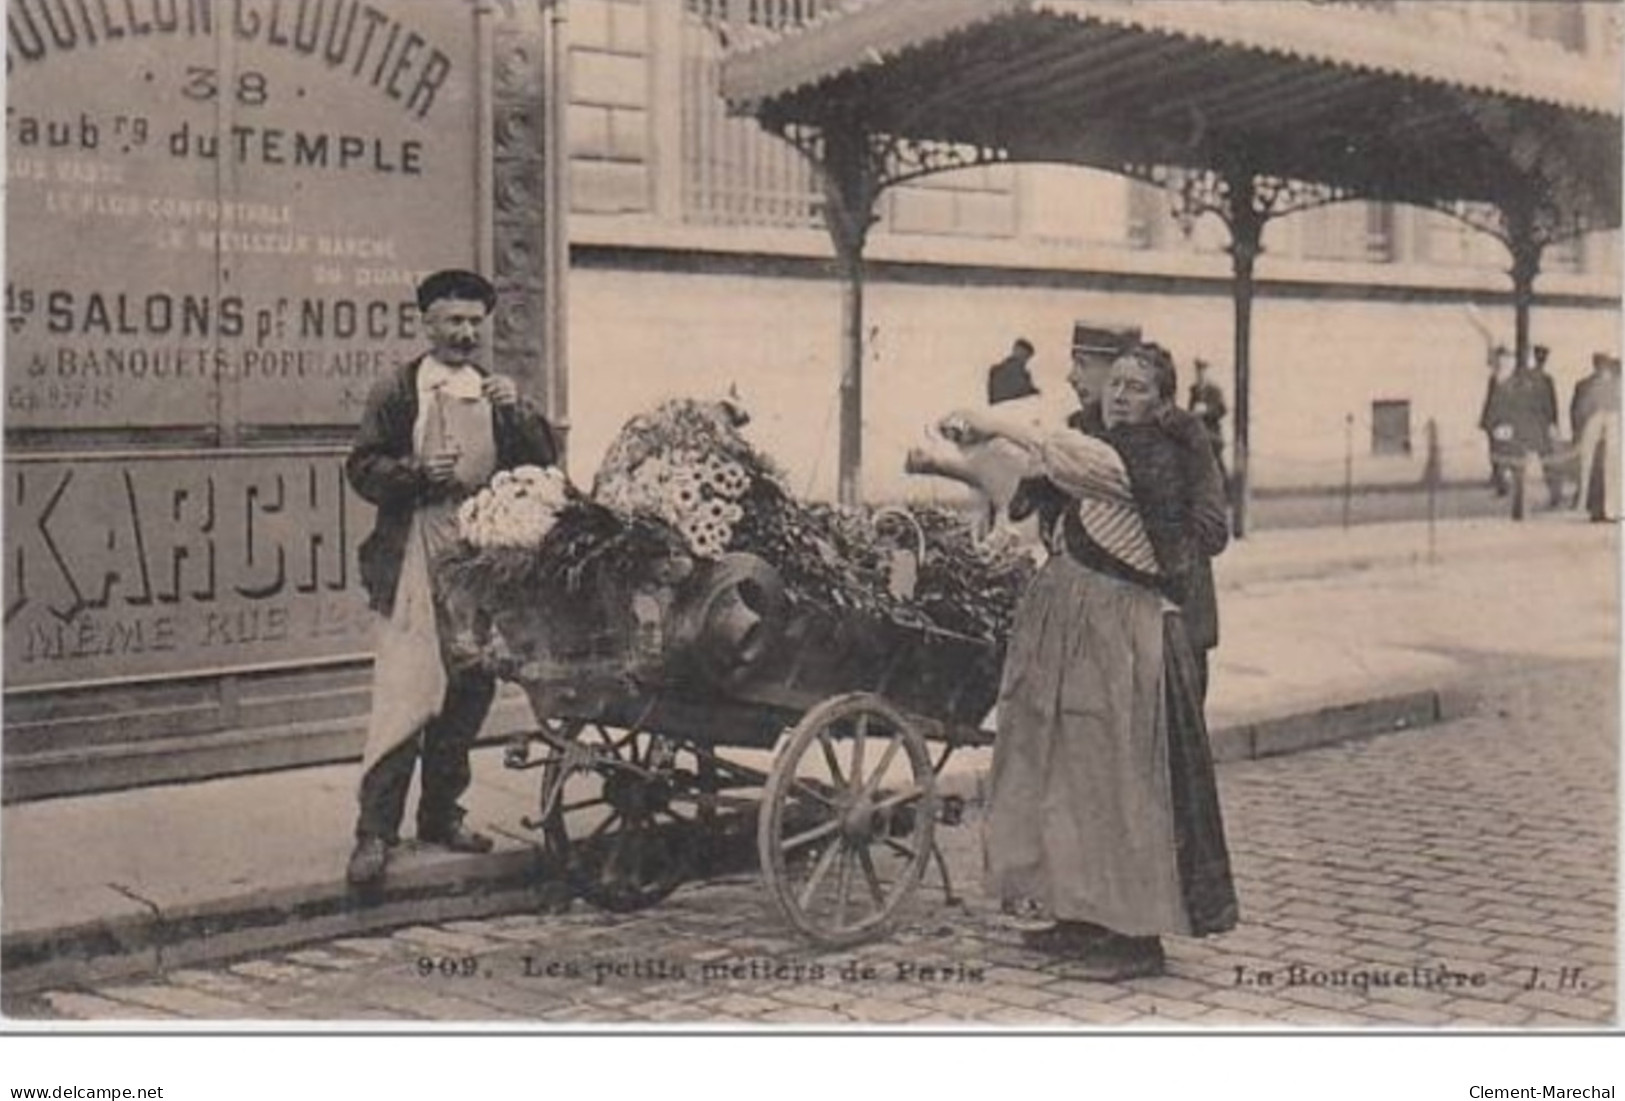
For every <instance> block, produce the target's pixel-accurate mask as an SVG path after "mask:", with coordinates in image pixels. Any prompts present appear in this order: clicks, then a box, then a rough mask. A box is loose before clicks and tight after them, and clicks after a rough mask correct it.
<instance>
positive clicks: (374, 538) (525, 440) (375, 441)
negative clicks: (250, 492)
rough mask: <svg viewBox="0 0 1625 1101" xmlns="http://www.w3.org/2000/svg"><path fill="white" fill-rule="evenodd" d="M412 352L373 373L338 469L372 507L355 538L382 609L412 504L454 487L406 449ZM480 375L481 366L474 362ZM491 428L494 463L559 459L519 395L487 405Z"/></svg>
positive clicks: (547, 431)
mask: <svg viewBox="0 0 1625 1101" xmlns="http://www.w3.org/2000/svg"><path fill="white" fill-rule="evenodd" d="M423 359H424V357H423V356H418V357H417V358H416V359H413V360H411V361H409V362H407V363H403V364H402V365H401V366H400V367H398V368H396V369H395V371H394V372H393V373H391V374H390V375H388V376H387V377H385V378H382V379H379V380H378V382H377V383H375V384H374V385H373V388H372V391H371V392H370V393H368V395H367V407H366V411H365V412H363V413H362V414H361V429H360V431H359V432H358V433H357V434H356V439H355V443H354V445H352V446H351V448H350V454H349V457H348V458H347V459H346V460H345V463H344V473H345V476H346V477H348V478H349V480H350V485H352V486H353V487H355V491H356V492H357V493H359V494H360V495H361V496H362V498H364V499H365V500H367V501H370V502H371V503H372V504H374V505H376V506H377V507H378V517H377V520H376V521H375V523H374V525H373V529H372V534H371V535H369V536H367V538H366V540H365V541H364V542H363V543H362V544H361V549H360V552H359V557H360V561H361V584H362V586H363V587H364V588H365V589H366V590H367V598H368V603H369V604H370V605H371V606H372V607H373V609H375V610H376V611H377V612H379V613H380V614H381V615H386V616H387V615H389V614H390V612H391V611H392V610H393V609H394V605H395V586H396V585H397V584H398V583H399V581H400V577H401V563H402V561H403V560H404V559H405V557H406V537H407V534H408V532H410V530H411V527H412V512H413V510H414V509H416V508H417V507H418V506H420V505H425V504H431V503H433V502H436V501H444V500H447V499H450V498H452V497H455V496H457V495H459V494H460V493H461V492H464V491H462V490H459V489H458V488H456V487H442V486H435V485H433V484H432V483H431V482H430V481H429V478H428V475H427V473H425V471H424V469H423V466H422V464H421V463H419V462H418V460H417V458H416V457H414V456H413V454H412V428H413V426H414V425H415V424H416V423H417V417H418V368H419V366H421V365H422V363H423ZM475 370H477V371H479V372H480V374H481V375H485V374H488V372H487V371H486V370H485V369H484V368H482V367H479V366H478V365H475ZM491 430H492V435H493V437H494V438H495V440H496V451H497V469H498V470H511V469H513V468H514V467H516V466H525V465H527V464H528V465H533V466H551V465H553V464H554V463H556V462H557V461H558V457H559V449H558V442H557V440H556V438H555V437H554V435H553V426H552V425H550V424H548V423H547V419H546V418H545V417H543V416H542V415H541V413H539V412H538V411H537V410H536V408H535V406H533V405H531V404H530V403H529V402H528V401H525V400H523V399H521V400H520V401H519V403H518V404H516V405H515V406H513V407H509V408H505V407H502V406H497V405H493V406H492V408H491Z"/></svg>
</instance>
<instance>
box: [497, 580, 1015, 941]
mask: <svg viewBox="0 0 1625 1101" xmlns="http://www.w3.org/2000/svg"><path fill="white" fill-rule="evenodd" d="M491 612H492V618H493V620H494V623H495V628H496V629H495V632H494V633H493V638H495V639H496V640H497V642H496V643H495V647H494V650H495V653H494V654H493V656H492V657H491V658H490V660H491V662H492V664H493V667H494V668H495V669H496V670H497V672H498V674H499V675H501V676H503V677H504V678H505V679H508V680H511V681H513V682H514V683H516V684H518V685H519V686H520V687H522V688H523V689H524V691H525V692H526V694H527V695H528V696H529V699H530V703H531V707H532V710H533V711H534V712H535V715H536V718H537V720H538V724H539V725H538V727H537V729H535V730H528V731H523V732H520V733H519V734H518V735H516V736H515V739H514V741H513V743H512V744H511V745H510V747H509V749H508V752H507V755H506V763H507V765H508V766H509V767H511V768H521V769H524V768H537V769H540V770H541V791H540V800H539V808H538V813H537V814H536V815H535V816H534V817H533V818H528V819H526V822H525V824H526V826H527V827H528V828H532V829H535V830H537V831H539V832H540V834H541V839H542V843H543V848H544V851H545V852H546V854H547V855H548V856H549V857H550V858H551V861H552V863H553V864H554V866H555V867H557V868H560V869H562V870H563V872H564V874H565V876H566V878H567V880H568V882H569V883H570V884H571V886H572V888H573V890H574V891H575V892H576V893H577V894H578V895H580V896H581V897H583V898H585V899H586V900H587V901H589V902H591V903H593V904H594V905H597V906H599V907H602V908H605V909H609V910H613V911H631V910H637V909H640V908H642V907H646V906H651V905H653V904H655V903H656V902H658V901H660V900H661V899H663V898H665V897H666V896H667V895H668V894H669V893H670V892H671V891H673V890H674V889H676V887H677V886H678V885H680V884H681V883H682V882H683V881H684V880H685V879H686V878H688V877H689V876H691V875H692V874H694V871H695V869H696V868H697V867H698V866H699V865H700V864H702V863H703V854H704V853H705V852H706V850H707V848H708V847H710V846H714V845H715V844H716V843H717V841H718V838H719V837H725V836H727V835H729V834H730V832H731V833H732V834H734V835H737V833H738V832H739V831H740V830H742V829H743V830H748V829H750V827H751V824H752V823H754V829H755V835H756V849H757V852H758V855H759V857H760V863H761V870H762V876H763V878H764V880H765V882H766V885H767V888H768V891H769V893H770V894H771V897H772V899H773V901H774V902H775V903H776V905H777V907H778V909H779V910H780V911H781V912H782V914H783V916H784V918H785V920H786V921H788V922H789V924H790V925H792V926H793V927H794V928H795V929H797V930H798V931H800V932H801V933H802V934H804V935H805V936H807V937H809V938H811V939H812V940H814V941H816V942H819V943H822V944H826V945H832V946H839V945H847V944H852V943H855V942H858V941H861V940H863V939H866V938H868V937H871V936H874V935H876V934H878V933H879V932H881V931H882V930H884V929H885V927H886V926H887V924H888V923H889V922H890V921H891V920H892V919H893V918H894V917H895V916H896V914H897V913H898V911H899V909H900V908H901V907H902V906H903V905H904V903H905V902H906V901H907V900H908V899H909V898H910V896H911V895H912V894H913V892H914V891H915V890H916V888H917V887H918V886H919V884H920V882H921V880H922V877H923V876H924V874H925V873H926V871H927V868H928V865H929V864H930V862H931V861H932V860H933V858H935V859H936V860H937V861H938V864H939V867H941V869H942V872H943V880H944V885H945V888H946V887H947V885H948V880H947V874H946V866H945V865H943V864H942V860H941V856H940V854H938V853H937V850H936V846H935V843H934V840H933V828H934V826H935V825H936V824H937V822H938V818H939V814H941V813H942V812H943V810H944V808H943V807H942V806H941V805H940V801H939V796H938V790H937V777H938V774H939V773H940V772H941V771H942V768H943V766H944V765H945V764H946V763H947V761H948V759H949V758H950V756H951V755H952V754H953V752H954V751H955V750H956V749H958V748H959V747H961V746H970V745H981V744H986V743H987V742H988V740H989V735H988V734H987V733H985V732H984V731H983V730H982V729H981V727H982V722H983V719H984V718H985V717H986V716H987V714H988V712H989V711H990V710H991V708H992V706H993V704H994V702H995V700H996V697H997V693H998V681H999V670H1000V664H1001V658H1002V655H1001V654H1000V653H999V652H998V649H997V648H996V647H995V646H993V645H992V644H990V643H987V642H984V641H979V640H975V639H970V638H966V637H962V636H958V635H954V634H950V633H947V632H944V631H941V630H937V629H935V628H933V627H930V626H927V625H924V624H921V625H917V626H916V625H905V624H900V623H897V622H894V621H893V620H892V619H890V618H885V617H878V616H868V615H862V614H858V613H856V612H846V613H841V612H831V611H829V610H827V609H822V608H815V607H809V606H806V605H796V606H792V604H791V602H790V601H789V599H788V598H787V596H786V594H785V591H784V588H783V586H782V584H781V583H780V580H779V578H778V575H777V574H776V573H775V571H774V570H773V569H772V568H771V567H770V566H768V565H767V564H766V563H765V562H763V561H762V560H761V559H759V558H755V557H753V556H751V555H742V554H735V555H728V556H726V557H724V558H723V559H721V560H720V561H718V562H715V563H713V564H711V565H709V566H708V567H706V568H703V569H701V570H700V571H698V572H697V573H696V574H695V575H694V576H692V577H689V578H687V579H685V580H684V581H683V582H682V583H681V584H675V585H666V586H646V587H644V588H641V589H638V590H635V591H627V592H608V593H605V592H598V593H593V594H590V595H586V596H582V597H581V598H579V599H576V600H571V601H553V602H550V603H549V605H548V606H546V607H539V606H538V607H509V608H504V609H492V610H491ZM950 890H951V889H950Z"/></svg>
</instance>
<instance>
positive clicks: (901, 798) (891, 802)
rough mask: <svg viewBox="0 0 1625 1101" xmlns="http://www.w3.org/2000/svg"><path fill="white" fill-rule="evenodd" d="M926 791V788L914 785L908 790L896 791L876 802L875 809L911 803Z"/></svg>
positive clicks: (889, 808) (886, 808)
mask: <svg viewBox="0 0 1625 1101" xmlns="http://www.w3.org/2000/svg"><path fill="white" fill-rule="evenodd" d="M926 793H927V792H926V789H925V788H922V787H912V788H909V789H908V790H907V791H900V792H895V793H893V794H891V795H888V796H886V798H884V799H882V800H880V801H879V802H878V803H876V804H875V810H877V811H883V810H891V809H892V808H894V807H900V806H902V805H903V804H904V803H911V802H913V801H914V800H916V799H918V798H920V797H921V796H923V795H925V794H926Z"/></svg>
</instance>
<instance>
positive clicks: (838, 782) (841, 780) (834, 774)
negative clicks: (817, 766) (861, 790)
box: [818, 730, 846, 787]
mask: <svg viewBox="0 0 1625 1101" xmlns="http://www.w3.org/2000/svg"><path fill="white" fill-rule="evenodd" d="M818 747H819V748H820V749H822V750H823V751H824V763H825V764H826V765H828V766H829V778H830V780H832V781H833V782H834V784H835V786H836V787H845V786H846V775H845V774H844V773H843V772H842V771H841V762H840V761H838V760H836V758H835V746H834V744H833V743H832V742H831V741H830V739H829V731H827V730H820V731H819V732H818Z"/></svg>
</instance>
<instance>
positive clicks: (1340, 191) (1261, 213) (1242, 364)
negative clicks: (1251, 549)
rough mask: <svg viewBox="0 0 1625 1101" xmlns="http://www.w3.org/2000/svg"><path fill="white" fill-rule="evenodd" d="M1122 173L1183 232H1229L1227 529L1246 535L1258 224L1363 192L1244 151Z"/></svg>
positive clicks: (1261, 243) (1259, 251) (1260, 238)
mask: <svg viewBox="0 0 1625 1101" xmlns="http://www.w3.org/2000/svg"><path fill="white" fill-rule="evenodd" d="M1123 173H1124V174H1125V175H1127V176H1130V177H1132V178H1134V179H1137V180H1140V181H1142V182H1144V183H1148V184H1152V185H1153V186H1156V187H1159V188H1161V189H1163V190H1164V191H1165V192H1167V193H1168V195H1169V198H1170V200H1171V204H1172V212H1173V216H1174V219H1175V220H1176V221H1177V222H1178V223H1179V227H1180V230H1181V231H1182V232H1183V233H1184V234H1185V236H1186V237H1187V238H1188V237H1189V236H1190V235H1191V233H1192V232H1193V231H1194V230H1195V227H1196V222H1197V220H1198V219H1200V218H1202V217H1203V216H1205V215H1212V216H1214V217H1216V218H1218V219H1219V220H1220V221H1222V222H1223V223H1224V225H1225V227H1226V229H1228V230H1229V232H1230V241H1229V243H1228V244H1227V245H1226V246H1225V251H1226V252H1228V253H1229V254H1230V268H1231V276H1232V278H1231V284H1230V285H1231V294H1232V297H1233V299H1234V307H1235V347H1234V357H1235V372H1236V376H1235V388H1236V392H1235V420H1234V422H1233V423H1234V427H1233V430H1232V431H1233V435H1234V442H1233V446H1232V449H1231V501H1230V512H1231V530H1232V531H1233V532H1234V533H1235V535H1236V537H1237V538H1238V539H1239V538H1244V537H1245V536H1246V534H1247V502H1248V486H1249V483H1250V476H1249V471H1248V456H1249V453H1250V450H1251V434H1252V400H1251V395H1252V311H1253V297H1254V294H1255V289H1254V288H1255V278H1254V270H1255V268H1256V266H1257V263H1258V257H1259V256H1260V255H1261V254H1262V253H1263V252H1264V227H1265V226H1267V225H1268V224H1269V223H1270V222H1271V221H1273V220H1274V219H1276V218H1284V217H1286V216H1287V215H1288V214H1298V213H1302V212H1303V211H1306V210H1314V209H1316V208H1317V207H1323V206H1329V205H1331V204H1333V203H1341V202H1348V201H1351V200H1353V199H1357V198H1361V197H1363V196H1361V195H1360V194H1359V193H1357V192H1356V191H1354V190H1353V189H1351V188H1344V187H1334V186H1332V185H1329V184H1323V183H1308V182H1305V181H1302V180H1288V179H1281V178H1278V177H1274V176H1264V175H1260V174H1259V173H1258V172H1257V171H1255V170H1254V169H1253V167H1252V166H1251V165H1250V164H1249V163H1248V161H1247V159H1246V158H1245V157H1244V156H1239V155H1238V156H1234V157H1222V158H1219V159H1218V162H1217V166H1216V167H1213V168H1203V169H1186V168H1170V167H1166V166H1162V165H1154V166H1146V165H1127V166H1125V167H1124V168H1123Z"/></svg>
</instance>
